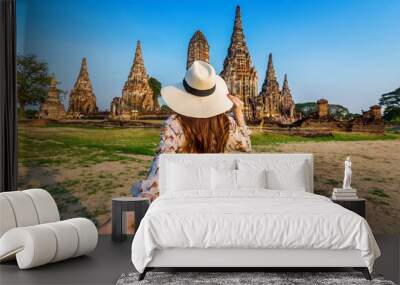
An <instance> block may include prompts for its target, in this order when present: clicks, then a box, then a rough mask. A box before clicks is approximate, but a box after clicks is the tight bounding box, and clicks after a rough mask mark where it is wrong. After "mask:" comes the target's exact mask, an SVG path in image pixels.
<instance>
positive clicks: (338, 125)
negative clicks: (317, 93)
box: [290, 99, 384, 133]
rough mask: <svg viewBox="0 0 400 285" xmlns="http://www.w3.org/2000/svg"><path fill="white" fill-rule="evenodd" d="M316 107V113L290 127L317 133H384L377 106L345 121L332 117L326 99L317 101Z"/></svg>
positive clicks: (379, 109) (379, 110)
mask: <svg viewBox="0 0 400 285" xmlns="http://www.w3.org/2000/svg"><path fill="white" fill-rule="evenodd" d="M317 106H318V107H317V111H316V112H314V113H312V114H310V115H309V116H308V117H306V118H302V119H300V120H298V121H296V122H294V123H293V124H292V125H290V127H293V128H301V129H308V130H313V131H315V132H318V133H322V132H324V131H345V132H350V131H354V132H369V133H383V132H384V123H383V119H382V114H381V107H380V106H379V105H374V106H372V107H370V109H369V111H366V112H363V114H362V115H360V116H356V117H354V118H352V119H347V120H339V119H336V118H335V117H334V116H332V115H331V114H330V112H329V103H328V100H326V99H320V100H318V101H317Z"/></svg>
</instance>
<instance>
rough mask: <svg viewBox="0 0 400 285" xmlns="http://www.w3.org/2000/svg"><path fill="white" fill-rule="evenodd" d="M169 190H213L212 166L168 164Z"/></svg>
mask: <svg viewBox="0 0 400 285" xmlns="http://www.w3.org/2000/svg"><path fill="white" fill-rule="evenodd" d="M167 189H168V191H185V190H186V191H187V190H202V189H205V190H211V189H212V183H211V167H205V166H194V165H180V164H176V163H169V164H168V178H167Z"/></svg>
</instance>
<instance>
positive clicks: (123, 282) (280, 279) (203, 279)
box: [116, 272, 395, 285]
mask: <svg viewBox="0 0 400 285" xmlns="http://www.w3.org/2000/svg"><path fill="white" fill-rule="evenodd" d="M138 276H139V274H138V273H128V274H122V275H121V277H120V278H119V279H118V281H117V284H116V285H136V284H140V285H145V284H157V285H164V284H171V285H177V284H179V285H185V284H213V285H219V284H221V285H236V284H237V285H239V284H240V285H243V284H252V285H253V284H267V285H270V284H271V285H297V284H316V285H319V284H321V285H322V284H324V285H347V284H348V285H350V284H351V285H353V284H355V285H358V284H368V285H371V284H373V285H395V283H393V282H392V281H388V280H384V279H383V278H382V277H381V276H376V275H373V276H372V277H373V280H372V281H368V280H366V279H365V278H364V276H363V275H362V274H361V273H359V272H315V273H313V272H148V273H147V274H146V278H145V279H144V280H142V281H138Z"/></svg>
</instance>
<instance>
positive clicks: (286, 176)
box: [238, 158, 311, 192]
mask: <svg viewBox="0 0 400 285" xmlns="http://www.w3.org/2000/svg"><path fill="white" fill-rule="evenodd" d="M238 168H239V169H240V170H254V171H255V170H259V169H266V171H267V188H268V189H271V190H287V191H303V192H305V191H307V189H308V185H309V183H311V182H310V181H308V180H309V171H310V166H309V164H308V163H307V162H306V161H303V160H301V161H299V160H292V159H279V160H278V159H276V160H263V159H261V158H260V159H253V160H244V159H240V160H239V161H238Z"/></svg>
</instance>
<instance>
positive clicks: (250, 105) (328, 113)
mask: <svg viewBox="0 0 400 285" xmlns="http://www.w3.org/2000/svg"><path fill="white" fill-rule="evenodd" d="M50 2H52V1H40V2H39V1H36V2H35V1H20V2H19V4H18V5H19V10H18V23H19V32H20V35H19V37H18V52H19V55H18V68H17V69H18V103H19V189H27V188H33V187H41V188H44V189H47V190H48V191H49V192H50V193H51V194H52V195H53V197H55V199H56V202H57V204H58V206H59V209H60V212H61V215H62V218H63V219H66V218H70V217H75V216H87V217H89V218H91V219H92V220H93V221H95V222H96V224H97V226H98V227H99V228H100V231H101V232H102V233H108V232H109V231H110V215H111V211H110V210H111V198H112V197H118V196H129V195H132V193H131V192H132V188H133V185H135V183H137V182H138V181H141V180H143V179H145V178H146V176H147V173H148V170H149V167H150V165H151V162H152V159H153V156H154V154H155V151H156V148H157V146H158V144H159V139H160V128H161V126H162V124H163V121H164V120H166V119H167V118H168V117H169V116H171V115H172V114H173V112H172V110H171V109H169V108H168V107H167V106H166V105H165V104H164V103H163V101H162V99H160V88H161V85H167V84H170V83H171V82H173V81H174V80H175V79H176V80H175V81H179V78H180V77H182V76H183V74H184V72H185V66H186V68H189V67H190V66H191V64H192V63H193V61H195V60H202V61H205V62H210V63H211V64H213V65H214V67H215V68H216V69H217V72H218V73H220V75H221V76H222V77H223V78H224V80H225V81H226V83H227V85H228V87H229V89H230V92H231V93H232V94H234V95H236V96H237V97H238V98H240V99H241V100H242V101H243V103H244V108H243V111H244V115H245V119H246V122H247V124H248V125H249V126H250V129H251V131H252V133H251V142H252V149H253V150H252V151H253V152H280V153H282V152H284V153H296V152H298V153H313V154H314V163H315V192H316V193H317V194H321V195H325V196H331V195H332V191H333V189H334V188H340V187H341V186H342V183H343V169H344V164H343V162H344V161H345V160H346V157H348V156H351V162H352V186H353V187H354V188H357V190H358V193H357V194H358V196H359V197H362V198H365V199H366V200H367V219H368V222H369V223H370V225H371V227H372V229H373V231H374V232H375V233H399V232H400V192H399V189H398V185H400V175H399V173H400V163H399V161H400V152H399V149H400V133H399V130H400V128H399V125H400V88H398V87H399V86H400V79H399V78H398V77H397V82H395V80H394V79H393V80H392V81H390V80H388V81H385V82H386V83H385V82H384V81H382V80H381V81H379V80H378V79H377V81H373V82H372V81H371V82H372V83H374V84H375V85H374V88H375V89H374V90H379V91H376V92H375V91H373V92H372V91H371V92H370V93H372V96H370V97H369V98H372V99H368V100H364V98H363V99H362V102H366V101H367V103H366V104H364V103H362V109H366V111H361V112H356V111H354V110H355V108H356V107H354V102H355V101H354V97H355V98H360V100H361V97H363V96H364V94H363V92H364V90H365V88H361V87H360V82H361V81H362V80H361V81H360V80H359V81H357V83H354V84H353V83H352V81H353V80H352V78H351V77H350V76H349V77H347V81H348V82H346V84H345V85H346V86H347V85H349V84H353V85H354V88H353V89H352V90H351V93H347V94H349V95H350V94H351V96H352V97H353V98H352V100H346V96H347V95H344V96H338V97H336V96H334V95H332V92H329V90H327V89H329V88H331V86H332V85H331V84H330V85H329V86H327V88H326V89H323V88H321V87H320V86H321V85H319V84H316V87H315V89H313V88H312V86H311V87H310V86H308V85H307V84H308V82H311V81H312V79H310V80H308V81H307V80H301V78H305V77H306V76H308V74H307V73H308V72H306V70H307V69H308V68H310V69H311V68H313V67H312V66H313V61H312V60H311V62H310V63H309V66H306V65H305V66H304V67H303V68H302V69H303V71H298V70H299V69H296V68H295V67H294V65H296V64H297V63H298V62H300V61H297V63H296V61H293V63H292V64H291V63H290V62H286V63H285V64H284V67H285V68H283V67H281V66H280V64H276V63H275V62H274V61H275V60H276V59H278V61H277V62H281V61H282V59H279V57H281V55H282V54H285V53H290V54H291V53H296V52H298V53H299V55H298V56H299V57H301V56H309V55H306V54H305V52H303V54H302V52H301V44H300V43H299V48H298V50H297V49H295V48H294V49H290V48H288V47H283V48H282V49H283V50H286V52H281V51H280V50H279V41H277V42H274V41H273V40H272V39H269V40H270V41H271V45H273V49H274V50H277V54H278V56H277V55H275V53H274V54H272V53H270V51H269V47H268V45H264V41H261V39H260V41H259V42H257V38H258V37H262V36H263V35H258V36H254V30H253V29H255V28H254V27H252V26H257V25H258V26H260V25H261V26H264V27H267V26H268V24H269V22H268V21H269V20H268V18H265V19H264V20H265V22H263V21H262V19H259V18H256V17H258V16H257V15H258V14H257V15H255V14H254V15H253V14H251V12H246V9H248V11H253V10H252V8H251V5H242V6H241V7H242V8H240V7H239V6H237V8H236V11H235V12H234V7H235V3H230V2H227V3H226V4H225V5H223V6H224V8H223V9H225V10H226V11H227V16H226V17H228V18H229V19H228V20H227V21H226V23H223V24H220V25H221V26H223V27H227V28H226V29H216V30H215V31H213V28H212V27H210V25H213V24H212V23H211V24H205V22H206V20H207V19H203V20H201V21H199V24H198V25H199V26H200V27H202V26H204V27H205V30H206V31H207V32H205V30H202V31H201V30H197V29H198V28H199V27H197V24H196V20H193V22H191V23H190V24H188V27H187V28H181V29H178V28H177V26H176V25H177V24H176V23H171V27H172V28H171V29H169V28H168V27H165V26H163V25H168V21H166V22H164V23H163V24H160V23H161V22H160V20H155V23H154V24H150V22H149V20H148V19H146V20H144V19H143V18H135V17H134V16H129V13H128V14H124V13H123V12H122V10H123V9H122V8H121V7H119V5H123V4H122V3H118V4H116V5H115V6H116V8H115V9H112V10H110V11H109V12H108V13H109V14H110V15H109V17H111V18H113V19H115V18H118V15H120V16H121V19H115V23H113V24H110V30H105V31H103V32H104V33H99V30H98V29H96V27H95V26H96V25H98V24H99V21H100V20H99V19H101V17H105V16H104V13H105V11H106V10H107V7H104V9H101V8H98V11H97V10H96V9H94V10H95V11H91V12H90V13H91V16H92V17H94V15H96V13H98V18H94V20H93V23H90V22H88V21H87V20H82V21H83V22H82V25H89V27H86V28H85V29H86V31H87V30H88V29H89V30H90V29H91V28H93V29H95V30H94V32H96V33H97V35H98V36H95V35H94V34H90V33H87V34H84V35H82V33H84V32H82V31H80V30H79V29H78V27H77V26H76V25H74V26H70V27H67V25H66V24H65V23H62V22H63V21H64V20H65V19H61V18H58V19H57V17H56V16H55V15H53V14H52V13H58V12H57V11H59V10H63V9H64V8H65V13H67V14H69V15H72V14H71V13H72V8H71V5H72V4H66V3H62V2H61V1H53V3H50ZM64 2H68V1H64ZM72 2H73V1H72ZM85 2H87V3H85ZM109 2H112V1H109ZM116 2H121V1H116ZM122 2H123V1H122ZM299 2H301V1H299ZM332 2H334V1H332ZM74 3H75V4H74V5H77V3H83V4H82V5H83V6H84V7H83V8H82V11H80V12H77V13H78V14H79V13H85V11H89V10H87V9H89V8H90V5H92V4H93V2H92V1H89V0H86V1H79V2H74ZM106 3H107V2H106V1H104V2H100V4H98V5H99V6H101V5H105V6H106ZM157 3H158V6H157V7H147V8H146V7H144V8H143V7H142V6H143V5H145V4H141V5H140V7H137V8H136V9H139V10H140V8H143V13H144V14H146V13H149V15H152V16H153V17H154V16H156V15H155V14H154V13H161V12H162V11H163V9H164V8H163V7H162V6H163V5H164V4H162V3H163V2H157ZM304 3H308V1H305V2H304ZM353 4H354V3H353ZM35 5H38V7H36V6H35ZM63 5H67V6H68V7H63ZM107 5H110V4H107ZM124 5H125V4H124ZM126 5H129V4H126ZM148 5H150V4H148ZM171 5H172V6H178V4H177V3H175V4H172V3H171ZM207 5H211V4H210V3H208V4H207V3H206V4H205V7H207ZM218 5H221V4H218ZM324 5H325V4H324ZM354 5H356V4H354ZM186 6H188V7H186ZM278 6H279V5H278ZM387 6H390V5H389V3H387ZM185 7H186V8H188V9H189V8H190V7H193V3H191V4H190V3H187V4H185V5H184V7H183V8H182V7H181V8H182V9H185ZM119 8H121V9H122V10H121V11H119V12H118V13H121V14H115V15H113V14H112V13H113V11H115V10H118V9H119ZM277 8H279V7H277ZM85 9H86V10H85ZM154 9H156V11H157V12H154ZM171 9H172V8H171ZM288 9H289V8H288ZM354 9H356V7H354ZM149 10H153V12H149ZM73 11H75V10H73ZM204 11H206V10H204ZM229 11H231V12H230V13H229ZM243 12H244V13H243ZM93 13H94V14H93ZM115 13H117V12H115ZM151 13H153V14H151ZM176 13H179V11H177V12H176ZM194 13H195V12H194V11H193V14H194ZM242 14H243V18H242ZM39 16H43V17H40V18H41V19H39ZM214 16H215V15H214ZM75 17H77V18H79V15H75ZM143 17H145V16H143ZM226 17H225V16H224V17H222V18H223V19H226ZM189 18H190V17H189ZM193 18H194V19H198V17H196V16H193ZM136 19H138V23H136V22H135V21H136ZM212 19H213V17H210V21H212ZM73 20H74V19H69V20H68V22H71V21H73ZM75 20H76V19H75ZM78 20H79V19H78ZM126 21H128V23H129V24H130V25H133V26H134V25H140V24H141V22H140V21H142V22H143V23H147V24H148V26H142V29H141V30H145V31H140V32H139V29H136V30H135V29H134V28H132V29H128V28H127V29H125V30H124V26H123V25H126V24H127V22H126ZM185 21H188V18H186V20H185ZM219 21H221V20H219ZM232 21H233V30H232ZM271 21H272V20H271ZM316 21H317V20H316ZM90 25H92V26H90ZM100 25H101V23H100ZM118 25H120V26H118ZM143 25H144V24H143ZM156 25H158V26H157V27H156ZM28 26H31V27H30V28H24V27H28ZM116 27H117V28H119V29H123V37H122V35H121V32H120V31H119V32H116V34H115V38H116V42H118V41H119V39H120V38H123V40H124V44H123V45H122V46H123V49H125V53H124V55H123V56H121V55H120V54H119V51H120V49H119V51H116V52H115V53H113V52H112V49H113V45H114V43H113V41H110V39H112V38H113V32H114V30H113V29H116ZM189 27H190V29H192V30H191V31H189ZM275 27H276V26H275ZM63 28H65V29H66V32H65V33H66V34H63ZM156 28H157V29H160V30H162V29H163V28H164V29H165V32H162V31H161V33H160V31H158V32H155V31H154V30H153V29H156ZM379 28H381V29H382V30H383V29H384V27H383V26H380V27H378V28H377V29H379ZM29 29H32V30H29ZM47 29H48V30H47ZM173 29H178V31H175V30H173ZM247 29H249V30H250V31H251V32H252V33H251V34H250V35H251V36H250V37H249V38H247V37H246V36H245V34H246V33H245V31H247ZM41 30H43V34H41V35H40V39H38V40H36V39H34V38H33V36H32V34H33V35H35V34H36V35H37V34H38V31H41ZM227 30H228V31H229V30H230V31H229V32H228V34H226V31H227ZM283 30H284V28H283V27H282V33H283ZM129 31H132V32H131V34H129ZM135 31H136V34H135ZM167 31H168V32H170V33H171V38H174V39H175V38H177V36H176V35H175V33H179V34H182V36H180V37H178V38H181V39H185V40H181V41H168V35H165V34H164V35H163V33H168V32H167ZM224 31H225V34H224V33H223V32H224ZM31 32H32V33H31ZM47 32H48V34H47ZM146 32H147V33H154V37H155V36H156V35H157V36H158V37H159V38H158V39H157V40H158V41H159V42H160V44H159V45H157V46H156V47H155V45H154V44H153V45H152V44H151V43H154V41H153V40H149V39H148V36H143V35H144V34H145V33H146ZM214 32H215V34H213V33H214ZM265 32H266V33H267V32H268V29H266V30H265ZM230 33H231V34H230ZM310 33H311V32H310ZM28 34H30V35H28ZM78 34H81V36H79V39H81V38H82V37H87V42H89V43H90V41H92V42H93V48H92V49H91V48H88V46H90V44H87V42H84V43H82V42H80V40H79V39H78V38H77V39H76V41H77V42H76V44H75V43H74V35H78ZM230 35H231V37H230V40H229V36H230ZM141 36H143V37H144V38H145V39H146V41H145V40H142V41H141ZM320 36H321V37H324V36H326V37H329V35H327V34H325V35H320ZM24 37H25V38H24ZM38 37H39V36H38ZM63 37H64V38H63ZM77 37H78V36H77ZM102 37H103V38H102ZM216 37H221V39H218V40H217V38H216ZM293 37H294V36H293ZM61 38H63V39H61ZM127 38H128V39H127ZM311 38H312V37H311V36H310V41H311V40H312V39H311ZM58 39H61V40H60V41H62V43H63V45H65V46H64V48H63V49H60V47H57V43H56V42H55V41H57V40H58ZM132 39H136V43H135V42H134V41H133V40H132ZM211 39H213V40H215V41H216V43H215V45H214V42H213V40H211ZM127 42H129V43H130V44H129V45H128V44H126V43H127ZM147 43H149V44H147ZM168 43H169V44H170V47H169V48H165V47H163V45H167V44H168ZM107 44H108V46H106V45H107ZM292 44H293V45H295V44H296V43H295V41H293V43H292ZM115 45H117V43H115ZM260 45H262V47H261V48H259V46H260ZM392 45H393V46H396V43H395V44H392ZM175 46H177V49H178V51H177V52H173V55H171V57H172V58H171V59H170V60H168V59H166V58H168V57H169V55H168V53H166V51H168V50H169V49H173V48H174V47H175ZM399 46H400V42H399V41H398V40H397V48H398V47H399ZM157 47H158V48H159V50H160V53H162V54H160V53H159V54H157V53H156V52H155V50H157ZM226 47H228V49H227V52H226ZM341 48H343V47H341ZM217 49H219V50H217ZM321 49H323V47H321ZM344 49H346V47H344ZM60 50H62V53H61V52H60ZM110 50H111V51H110ZM146 50H151V52H148V53H147V51H146ZM252 50H255V51H257V52H254V54H256V56H255V57H254V58H256V60H254V61H253V52H252ZM349 50H350V48H349ZM103 51H106V52H107V56H108V57H107V56H101V55H100V56H98V55H97V56H95V54H97V53H101V52H103ZM132 51H133V52H134V53H133V52H132ZM182 51H184V52H182ZM261 51H262V52H261ZM352 51H353V49H351V50H350V51H349V52H352ZM214 52H215V54H214V55H213V56H212V54H213V53H214ZM321 52H322V51H321ZM175 53H177V54H179V55H180V57H181V59H180V61H179V64H177V63H176V62H174V60H175V59H176V54H175ZM221 55H222V57H221ZM352 55H353V54H350V55H346V59H345V60H346V61H347V62H348V65H349V66H350V65H352V64H356V63H352V60H351V58H350V57H351V56H352ZM174 56H175V57H174ZM210 56H212V57H210ZM317 56H319V55H317V54H316V55H315V57H317ZM349 56H350V57H349ZM354 56H356V55H355V54H354ZM395 56H396V53H395V52H393V57H395ZM64 57H65V58H64ZM121 58H123V60H120V59H121ZM161 58H162V59H161ZM291 58H293V57H291ZM72 59H73V61H72ZM385 59H386V60H387V58H386V57H385V58H383V57H382V62H380V64H386V65H389V64H390V62H391V61H390V60H389V61H388V62H384V60H385ZM397 59H400V58H399V57H398V53H397ZM70 60H71V61H70ZM157 60H160V61H161V62H160V64H158V63H157ZM69 61H70V62H69ZM305 61H306V60H305ZM305 61H301V62H305ZM316 61H318V62H319V63H318V66H321V65H324V61H321V58H320V57H319V58H318V59H317V60H316ZM129 62H133V63H131V64H130V63H129ZM397 62H398V61H397ZM167 64H169V65H170V66H171V67H170V71H167V72H164V73H162V72H161V71H160V70H161V69H165V68H166V67H164V68H162V67H161V65H167ZM325 64H327V65H329V64H332V61H331V59H329V56H327V58H326V63H325ZM374 64H376V62H375V61H374V63H371V66H374ZM108 65H109V66H108ZM116 66H123V70H124V72H125V75H123V76H120V74H122V72H120V71H118V72H117V71H116ZM256 66H257V68H256ZM129 68H130V69H129ZM219 68H220V69H219ZM261 68H262V69H261ZM342 68H343V72H346V71H345V70H344V69H346V67H342ZM358 68H359V69H362V68H363V67H358ZM218 69H219V70H218ZM284 69H289V70H284ZM262 70H265V73H264V72H261V71H262ZM175 71H177V72H175ZM286 72H287V73H286ZM371 72H372V71H371ZM381 72H383V73H385V72H386V71H385V70H384V69H383V70H382V71H381ZM173 73H176V75H174V76H171V78H168V76H169V75H170V74H173ZM304 73H305V75H304ZM389 73H390V71H388V76H389ZM97 74H101V78H98V77H97ZM104 74H106V75H104ZM117 74H118V78H117ZM310 74H314V73H312V72H311V73H310ZM367 74H368V72H367ZM371 74H372V75H371V77H372V76H373V74H375V73H371ZM398 75H399V74H397V76H398ZM329 76H330V75H326V77H329ZM354 76H356V75H354ZM104 78H106V79H104ZM392 78H394V77H392ZM292 80H293V81H294V82H296V84H294V85H293V86H292V84H291V81H292ZM365 80H366V81H368V80H369V79H367V78H366V79H365ZM109 82H112V83H110V84H114V85H115V84H116V83H115V82H117V83H118V84H119V87H118V88H119V91H117V92H110V90H111V89H107V90H105V89H106V88H107V84H109ZM327 82H329V80H327ZM371 82H369V83H368V82H365V84H367V85H368V84H372V83H371ZM388 82H390V83H391V84H392V85H385V84H389V83H388ZM340 84H342V83H339V82H336V83H335V84H334V85H340ZM396 84H397V86H396ZM353 85H352V86H353ZM99 86H103V88H100V87H99ZM104 86H106V87H104ZM294 86H295V87H294ZM371 86H372V85H371ZM357 88H360V89H359V90H360V92H359V93H355V92H356V91H355V90H358V89H357ZM297 90H299V91H297ZM338 90H340V88H339V89H338ZM341 90H343V89H341ZM307 92H308V93H307ZM356 101H357V100H356ZM348 102H351V104H350V103H349V104H350V105H349V106H348V105H347V104H348ZM355 106H360V105H359V104H358V103H355Z"/></svg>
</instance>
